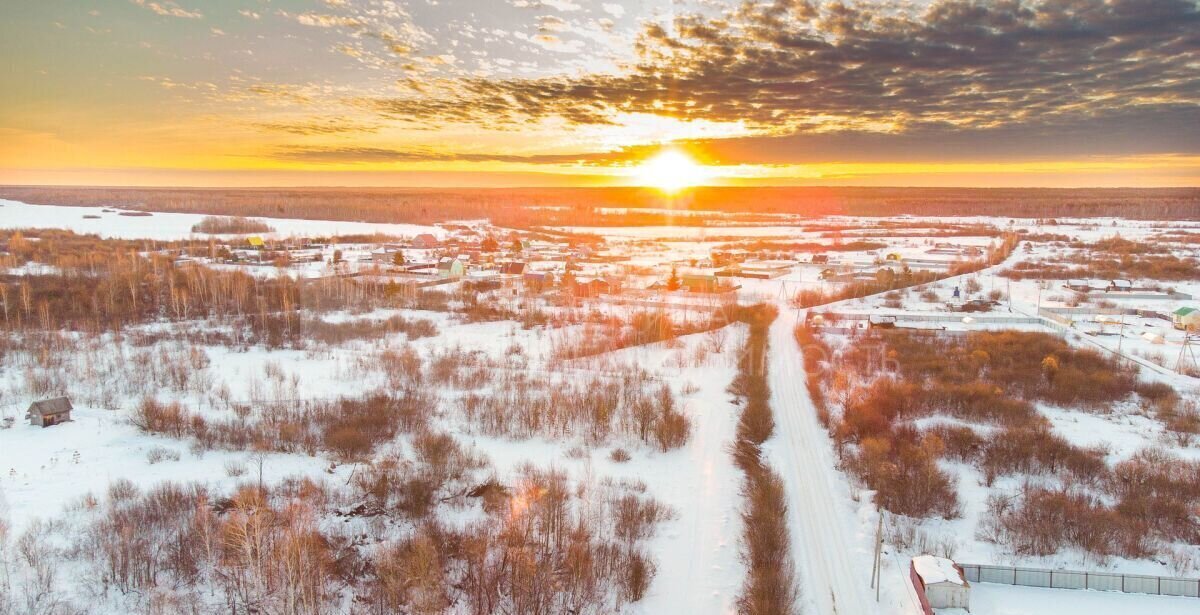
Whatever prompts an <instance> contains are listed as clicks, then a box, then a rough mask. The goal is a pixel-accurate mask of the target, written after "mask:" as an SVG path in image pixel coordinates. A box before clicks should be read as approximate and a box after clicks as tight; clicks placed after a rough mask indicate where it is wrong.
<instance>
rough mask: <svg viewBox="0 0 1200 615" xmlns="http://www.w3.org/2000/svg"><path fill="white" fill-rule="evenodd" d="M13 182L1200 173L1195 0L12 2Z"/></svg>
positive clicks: (980, 179) (6, 136) (0, 160)
mask: <svg viewBox="0 0 1200 615" xmlns="http://www.w3.org/2000/svg"><path fill="white" fill-rule="evenodd" d="M0 18H2V19H0V57H2V58H3V61H2V63H0V183H38V184H122V185H164V184H166V185H197V186H205V185H210V186H211V185H218V186H219V185H239V186H245V185H263V186H267V185H393V186H447V185H461V186H514V185H525V186H531V185H612V184H617V185H621V184H628V183H631V182H635V181H637V180H636V177H637V173H636V168H637V165H638V164H639V163H640V162H641V161H642V160H645V159H646V158H647V157H650V156H653V155H654V154H655V153H657V152H658V151H660V150H662V149H663V148H664V147H672V148H675V149H678V150H683V151H686V152H688V153H689V154H690V155H691V156H692V157H694V158H695V159H697V160H699V161H701V162H703V163H704V164H707V165H712V167H713V170H712V175H713V181H714V182H717V183H729V184H776V185H779V184H826V185H836V184H852V185H982V186H1014V185H1019V186H1111V185H1121V186H1179V185H1191V186H1194V185H1200V0H1107V1H1104V0H1022V1H1019V0H997V1H993V2H983V1H972V0H934V1H922V0H886V1H875V2H852V1H844V2H822V1H820V0H759V1H754V0H746V1H740V0H219V1H212V0H208V1H202V0H106V1H99V0H96V1H89V0H9V1H6V2H4V3H3V4H2V5H0Z"/></svg>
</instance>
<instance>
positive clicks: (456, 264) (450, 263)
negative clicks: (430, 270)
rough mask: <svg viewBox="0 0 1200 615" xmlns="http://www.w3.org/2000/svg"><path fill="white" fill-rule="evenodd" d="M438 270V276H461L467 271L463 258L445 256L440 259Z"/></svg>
mask: <svg viewBox="0 0 1200 615" xmlns="http://www.w3.org/2000/svg"><path fill="white" fill-rule="evenodd" d="M437 272H438V277H442V278H461V277H463V275H464V274H465V273H466V267H464V266H463V262H462V261H461V260H459V259H457V258H450V257H449V256H444V257H442V259H441V260H439V261H438V264H437Z"/></svg>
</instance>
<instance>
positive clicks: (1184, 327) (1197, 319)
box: [1171, 307, 1200, 331]
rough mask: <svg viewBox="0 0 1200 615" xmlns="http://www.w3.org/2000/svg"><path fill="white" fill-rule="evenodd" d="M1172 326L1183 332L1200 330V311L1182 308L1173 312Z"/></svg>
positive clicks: (1192, 308)
mask: <svg viewBox="0 0 1200 615" xmlns="http://www.w3.org/2000/svg"><path fill="white" fill-rule="evenodd" d="M1171 324H1173V325H1175V328H1176V329H1179V330H1181V331H1190V330H1193V329H1200V310H1197V309H1196V308H1194V307H1181V308H1179V309H1178V310H1175V311H1174V312H1171Z"/></svg>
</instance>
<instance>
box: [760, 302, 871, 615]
mask: <svg viewBox="0 0 1200 615" xmlns="http://www.w3.org/2000/svg"><path fill="white" fill-rule="evenodd" d="M795 326H796V312H795V310H793V309H788V308H787V307H786V306H780V314H779V318H777V319H776V320H775V323H774V324H772V325H771V335H770V340H771V345H770V361H769V363H768V374H767V375H768V377H769V380H770V385H771V408H772V410H773V411H774V413H775V422H776V432H775V436H774V437H773V438H772V439H771V441H770V447H771V462H772V465H773V466H774V467H775V470H776V471H777V472H778V473H779V474H780V476H782V477H783V481H784V484H785V486H786V488H787V494H788V527H789V529H790V530H791V539H792V557H793V560H794V561H795V562H796V572H797V577H798V579H799V581H800V593H801V597H800V599H801V604H802V606H803V612H804V613H806V614H810V615H818V614H820V615H826V614H829V615H833V614H837V615H870V614H873V613H877V612H878V611H879V609H878V607H877V604H876V602H875V599H874V596H873V595H872V594H873V593H874V592H873V590H871V589H870V587H869V585H870V575H871V568H870V553H868V552H867V550H869V549H870V543H871V539H870V538H869V537H866V536H860V535H858V534H857V532H856V531H855V526H856V525H857V523H856V520H855V513H854V511H853V509H852V508H851V506H850V501H849V497H848V493H847V491H846V489H847V487H846V486H845V483H844V482H843V481H842V479H841V478H840V477H839V476H838V475H837V470H836V469H835V466H834V457H833V450H832V447H831V444H830V442H829V437H828V435H827V434H826V433H825V430H824V428H823V427H822V426H821V424H820V422H818V421H817V413H816V410H815V408H814V407H813V403H812V399H811V398H810V397H809V395H808V390H807V388H806V386H805V376H804V362H803V359H802V357H801V354H800V349H799V347H798V346H797V344H796V341H795V338H794V337H793V335H792V330H793V328H794V327H795Z"/></svg>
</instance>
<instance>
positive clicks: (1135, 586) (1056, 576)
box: [960, 564, 1200, 598]
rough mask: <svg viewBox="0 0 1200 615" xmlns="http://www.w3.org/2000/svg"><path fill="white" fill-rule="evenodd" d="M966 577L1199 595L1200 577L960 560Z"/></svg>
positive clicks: (976, 580) (1034, 584)
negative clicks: (1117, 572)
mask: <svg viewBox="0 0 1200 615" xmlns="http://www.w3.org/2000/svg"><path fill="white" fill-rule="evenodd" d="M960 566H961V567H962V569H963V574H964V576H966V578H967V581H970V582H972V583H1001V584H1004V585H1021V586H1024V587H1045V588H1053V589H1093V590H1098V591H1113V592H1125V593H1127V594H1156V595H1160V596H1186V597H1189V598H1200V579H1184V578H1179V577H1156V576H1148V575H1140V574H1116V573H1111V572H1079V571H1073V570H1046V569H1042V568H1016V567H1013V566H989V565H985V564H960Z"/></svg>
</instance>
